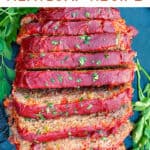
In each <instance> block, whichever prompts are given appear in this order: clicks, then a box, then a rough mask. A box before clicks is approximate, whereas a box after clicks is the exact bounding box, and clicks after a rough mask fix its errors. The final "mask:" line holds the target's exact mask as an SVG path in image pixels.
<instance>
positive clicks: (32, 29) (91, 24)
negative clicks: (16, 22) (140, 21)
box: [17, 19, 136, 44]
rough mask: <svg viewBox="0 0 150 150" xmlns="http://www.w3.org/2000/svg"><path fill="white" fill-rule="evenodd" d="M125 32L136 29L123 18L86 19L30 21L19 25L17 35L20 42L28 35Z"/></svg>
mask: <svg viewBox="0 0 150 150" xmlns="http://www.w3.org/2000/svg"><path fill="white" fill-rule="evenodd" d="M105 32H106V33H107V32H108V33H126V34H128V35H130V36H131V37H133V36H135V34H136V30H135V29H134V28H133V27H128V26H127V25H126V24H125V21H124V20H123V19H117V20H112V21H110V20H87V21H78V22H75V21H73V22H68V21H65V22H64V21H48V22H46V23H40V22H32V23H29V24H25V25H24V26H22V27H21V29H20V32H19V34H18V37H17V43H18V44H20V43H21V41H22V39H23V38H26V37H28V36H30V35H83V34H95V33H105Z"/></svg>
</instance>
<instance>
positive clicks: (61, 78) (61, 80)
mask: <svg viewBox="0 0 150 150" xmlns="http://www.w3.org/2000/svg"><path fill="white" fill-rule="evenodd" d="M58 80H59V82H60V83H62V82H63V77H62V76H61V75H58Z"/></svg>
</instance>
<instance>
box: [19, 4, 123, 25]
mask: <svg viewBox="0 0 150 150" xmlns="http://www.w3.org/2000/svg"><path fill="white" fill-rule="evenodd" d="M120 18H121V16H120V12H119V10H118V9H115V8H88V7H87V8H81V7H80V8H71V7H70V8H50V9H45V8H44V9H41V10H40V11H39V13H37V14H29V15H26V16H25V17H24V18H22V20H21V25H24V24H28V23H30V22H37V21H39V22H47V21H49V20H58V21H60V20H66V21H68V20H69V21H77V20H89V19H105V20H114V19H120Z"/></svg>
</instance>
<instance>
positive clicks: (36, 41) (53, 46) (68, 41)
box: [21, 33, 132, 53]
mask: <svg viewBox="0 0 150 150" xmlns="http://www.w3.org/2000/svg"><path fill="white" fill-rule="evenodd" d="M131 39H132V38H131V37H130V36H128V35H126V34H114V33H100V34H91V35H81V36H49V37H48V36H31V37H28V38H25V39H23V40H22V43H21V51H24V52H32V53H34V52H36V53H37V52H38V53H41V52H53V51H59V52H61V51H72V52H100V51H105V50H124V51H129V50H131Z"/></svg>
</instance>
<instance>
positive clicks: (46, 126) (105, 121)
mask: <svg viewBox="0 0 150 150" xmlns="http://www.w3.org/2000/svg"><path fill="white" fill-rule="evenodd" d="M8 111H9V110H8ZM131 115H132V106H131V102H128V103H127V104H126V105H124V106H122V107H121V108H120V109H119V110H117V111H115V112H111V113H96V114H91V115H84V116H83V115H82V116H81V115H75V116H71V117H62V118H59V119H55V120H53V119H50V120H45V118H44V117H43V116H42V115H41V114H40V113H39V114H38V116H39V120H35V119H31V118H30V119H28V118H23V117H21V116H18V114H16V112H15V111H13V115H11V116H14V119H15V121H16V124H17V129H18V132H19V134H20V135H21V137H22V138H24V139H25V140H28V141H30V142H32V141H38V142H46V141H53V140H57V139H61V138H67V137H69V136H70V135H71V136H75V137H84V136H87V135H88V134H91V133H93V132H94V131H96V130H104V131H106V132H109V133H111V131H112V130H113V129H114V128H117V127H119V126H120V125H121V124H123V123H124V122H126V121H127V119H128V118H129V117H130V116H131ZM116 132H117V130H116Z"/></svg>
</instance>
